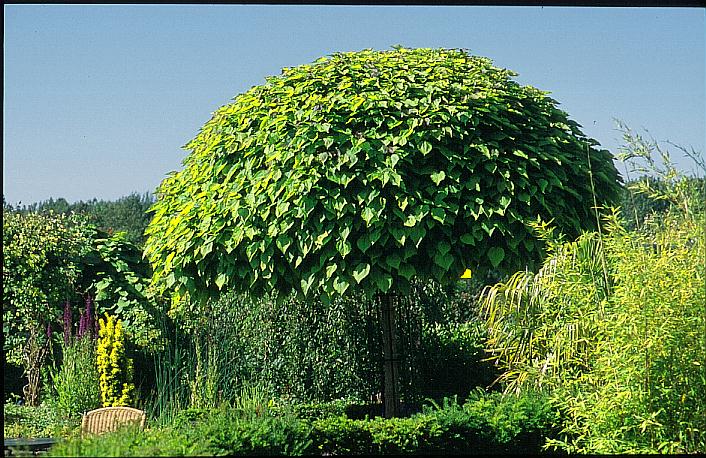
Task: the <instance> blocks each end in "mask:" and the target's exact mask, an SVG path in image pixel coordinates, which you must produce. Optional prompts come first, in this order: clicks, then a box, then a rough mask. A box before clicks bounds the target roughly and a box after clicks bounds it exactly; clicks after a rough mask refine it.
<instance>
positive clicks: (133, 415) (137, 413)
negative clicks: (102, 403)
mask: <svg viewBox="0 0 706 458" xmlns="http://www.w3.org/2000/svg"><path fill="white" fill-rule="evenodd" d="M146 418H147V416H146V415H145V412H144V411H143V410H140V409H134V408H132V407H103V408H101V409H96V410H91V411H90V412H88V413H86V414H85V415H84V416H83V419H82V420H81V433H82V434H102V433H105V432H109V431H115V430H116V429H118V428H119V427H121V426H123V425H127V424H129V423H134V424H137V425H139V427H140V429H143V428H144V427H145V420H146Z"/></svg>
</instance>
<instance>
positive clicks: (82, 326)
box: [76, 313, 86, 338]
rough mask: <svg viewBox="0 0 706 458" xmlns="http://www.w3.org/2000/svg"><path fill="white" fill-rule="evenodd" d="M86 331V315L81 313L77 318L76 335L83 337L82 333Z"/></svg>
mask: <svg viewBox="0 0 706 458" xmlns="http://www.w3.org/2000/svg"><path fill="white" fill-rule="evenodd" d="M85 333H86V315H85V314H84V313H82V314H81V317H80V318H79V320H78V334H76V336H77V337H79V338H80V337H83V335H84V334H85Z"/></svg>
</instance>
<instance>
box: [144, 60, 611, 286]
mask: <svg viewBox="0 0 706 458" xmlns="http://www.w3.org/2000/svg"><path fill="white" fill-rule="evenodd" d="M372 68H374V69H375V71H374V72H373V70H372ZM373 73H375V74H374V75H373ZM511 76H512V73H511V72H508V71H506V70H504V69H500V68H496V67H493V65H492V64H491V62H490V61H489V60H488V59H486V58H483V57H478V56H471V55H468V54H467V53H466V52H464V51H462V50H445V49H404V48H400V49H394V50H391V51H371V50H366V51H361V52H355V53H334V54H333V55H331V56H327V57H324V58H321V59H319V60H317V61H316V62H314V63H312V64H310V65H305V66H301V67H295V68H292V69H289V70H288V71H286V72H283V73H282V75H279V76H276V77H272V78H270V79H269V80H268V84H266V85H264V86H256V87H253V88H252V89H250V90H248V91H247V92H245V93H243V94H240V95H239V96H238V97H236V98H235V99H234V101H233V103H232V104H230V105H227V106H224V107H222V108H220V109H219V110H218V111H216V113H214V116H213V118H212V119H211V120H209V121H208V122H207V123H206V125H204V126H203V128H202V129H201V130H200V132H199V134H198V135H197V136H196V138H194V140H192V141H191V142H189V144H188V145H187V147H188V149H189V150H190V151H189V155H188V156H187V158H186V159H185V160H184V170H182V171H180V172H176V173H174V174H172V175H170V176H169V177H167V178H166V179H165V180H164V181H163V182H162V184H161V185H160V187H159V188H158V189H157V192H156V194H157V195H159V196H160V197H159V199H158V200H157V202H155V204H154V215H155V216H154V219H153V220H152V222H151V223H150V225H149V227H148V229H147V233H148V241H147V243H146V246H145V254H146V256H147V257H148V259H149V260H150V262H151V263H152V265H153V266H154V268H155V273H154V277H153V280H154V284H155V285H159V286H160V288H161V289H162V290H165V289H168V288H167V286H166V285H167V283H169V284H170V285H169V287H170V288H175V289H177V290H178V291H179V293H180V294H182V295H184V294H187V293H188V294H189V295H190V296H194V295H198V296H199V297H201V296H203V297H208V296H212V295H217V294H219V292H220V291H219V288H225V287H228V288H231V287H232V288H235V289H237V290H241V291H243V290H247V291H249V292H254V293H257V292H261V291H270V290H272V289H277V290H280V291H281V292H283V293H286V292H288V291H291V290H296V291H299V292H302V293H304V294H307V295H316V294H319V293H321V292H326V294H340V293H341V292H342V291H343V292H347V291H349V290H350V286H346V282H345V281H344V280H343V279H346V278H347V279H348V280H347V281H348V282H349V283H351V284H353V285H354V286H355V287H357V288H362V289H363V290H364V292H366V293H370V294H373V293H376V292H380V291H383V290H384V291H387V289H389V288H396V287H400V285H404V284H406V282H407V281H408V280H409V278H411V277H412V276H414V275H417V276H425V277H435V278H438V279H443V280H444V281H446V280H448V281H452V279H453V278H454V276H456V275H457V272H455V269H458V268H460V267H462V266H463V264H464V263H469V262H470V261H471V260H473V263H474V265H473V268H474V272H475V271H478V272H479V273H482V271H483V270H487V269H495V270H502V271H511V270H512V269H516V268H520V269H521V268H524V266H525V265H526V264H527V263H528V262H534V261H536V260H538V259H539V258H540V256H541V251H540V249H541V245H540V244H534V243H533V242H532V239H533V237H534V235H533V234H531V233H530V230H529V229H528V228H527V227H526V226H525V224H524V223H525V222H526V221H532V220H534V219H535V218H536V217H537V215H540V216H542V217H543V218H544V219H546V220H549V219H552V218H554V221H555V223H556V224H557V225H558V227H559V228H560V229H562V230H565V231H566V232H567V235H571V234H572V233H576V232H577V231H579V230H581V229H582V228H585V229H590V228H591V225H592V224H594V223H593V221H595V218H594V215H593V213H592V210H591V208H590V206H591V205H592V202H593V198H592V195H591V182H590V180H589V179H588V178H589V177H588V173H587V171H588V163H587V157H588V156H587V152H588V153H590V156H591V159H592V161H591V166H592V172H593V174H592V176H593V179H594V182H593V187H594V188H595V189H596V192H597V193H598V195H597V201H599V203H603V202H607V201H610V200H611V198H612V197H614V195H615V191H616V190H617V171H616V170H615V168H614V166H613V165H612V158H611V157H610V155H609V153H607V152H602V151H600V150H596V149H593V148H592V145H591V144H590V143H591V142H590V141H588V140H587V139H586V138H585V136H584V135H583V134H582V133H581V132H580V131H579V130H578V125H575V123H574V124H572V123H571V122H570V120H568V119H567V118H566V114H565V113H563V112H561V111H560V110H558V108H556V102H554V101H553V100H551V99H549V98H547V97H546V94H544V93H541V92H539V91H537V90H536V89H534V88H531V87H526V86H520V85H519V84H517V83H515V82H513V81H512V80H511V79H510V77H511ZM556 126H560V127H556ZM567 126H568V127H567ZM587 145H588V146H587ZM587 147H588V150H587V149H586V148H587ZM510 223H513V225H512V226H510ZM515 223H516V224H515ZM510 227H512V229H510ZM510 230H512V231H515V232H518V233H517V234H513V235H516V237H512V238H511V239H512V240H513V242H512V243H513V244H514V246H512V247H509V246H508V245H507V242H506V237H507V235H508V233H509V231H510ZM515 240H522V241H523V243H519V242H515ZM441 242H443V243H445V244H446V245H441V244H440V243H441ZM439 246H442V247H444V248H443V249H442V250H440V251H438V250H437V249H436V248H438V247H439ZM493 247H496V248H493ZM499 249H503V250H504V251H502V252H501V251H499ZM508 249H511V251H507V250H508ZM419 251H422V253H419ZM505 252H507V253H510V252H512V256H509V255H507V256H506V254H505ZM170 253H173V255H171V256H172V257H171V258H170V259H169V262H165V260H166V258H167V256H170ZM322 259H323V261H321V260H322ZM324 264H325V265H324ZM334 265H335V266H337V267H335V268H334V267H333V266H334ZM234 266H237V267H234ZM365 266H367V267H365ZM234 269H235V270H234ZM452 269H454V271H453V272H452ZM233 272H237V275H233ZM222 275H227V278H228V280H227V281H226V280H224V278H225V277H223V276H222ZM386 275H389V278H388V277H387V276H386ZM187 284H188V285H192V286H189V287H187V286H186V285H187Z"/></svg>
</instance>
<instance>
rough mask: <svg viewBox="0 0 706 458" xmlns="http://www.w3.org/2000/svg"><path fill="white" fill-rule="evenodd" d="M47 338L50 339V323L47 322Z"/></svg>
mask: <svg viewBox="0 0 706 458" xmlns="http://www.w3.org/2000/svg"><path fill="white" fill-rule="evenodd" d="M47 339H49V340H51V323H47Z"/></svg>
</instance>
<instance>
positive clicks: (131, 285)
mask: <svg viewBox="0 0 706 458" xmlns="http://www.w3.org/2000/svg"><path fill="white" fill-rule="evenodd" d="M150 277H151V271H150V268H149V265H148V264H147V262H146V261H144V260H142V259H141V253H140V251H139V250H138V248H137V247H136V246H135V245H133V244H131V243H130V242H128V241H126V240H125V239H124V236H122V235H120V234H115V235H113V236H108V235H107V234H105V233H102V232H101V231H98V230H97V229H96V228H95V227H94V226H92V225H91V224H90V222H88V221H87V219H86V218H85V217H84V216H81V215H76V214H69V215H58V214H53V213H51V212H48V213H26V214H24V213H18V212H14V211H10V210H9V209H8V210H7V211H4V213H3V335H4V338H5V342H4V352H5V357H6V359H7V362H8V363H10V364H14V365H22V366H23V367H24V369H25V375H26V376H27V377H28V379H29V382H30V383H29V384H28V387H27V388H26V389H25V391H26V392H27V395H28V396H27V399H28V401H29V400H30V399H31V400H32V401H31V402H32V403H36V402H38V395H39V379H40V372H41V370H42V367H43V366H44V363H45V360H46V359H47V358H50V359H51V357H52V353H53V350H52V349H51V348H52V346H57V345H58V344H59V340H60V339H59V337H58V335H56V334H55V337H54V340H53V341H52V342H50V341H49V340H48V339H47V336H48V335H51V333H52V331H53V330H54V329H55V327H56V323H57V322H59V321H60V317H61V307H62V305H63V304H65V303H66V302H67V301H68V302H73V303H76V302H83V301H84V300H85V299H87V298H97V300H96V301H95V306H96V309H97V312H99V313H100V312H103V311H110V312H111V313H114V314H115V315H117V316H118V317H120V318H121V319H123V323H124V326H125V330H126V334H127V336H128V338H129V340H130V342H131V343H134V344H136V345H137V346H138V347H139V348H152V349H154V348H158V347H159V346H161V345H163V344H164V342H163V340H162V336H161V335H160V334H159V331H158V329H156V328H155V327H154V325H153V324H152V323H153V321H154V318H155V316H158V315H159V314H160V313H163V312H161V310H160V309H161V306H160V298H158V297H155V296H154V295H153V294H152V293H151V291H150V290H149V289H148V283H149V282H148V279H149V278H150ZM73 313H75V312H73ZM91 318H92V317H91Z"/></svg>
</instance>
